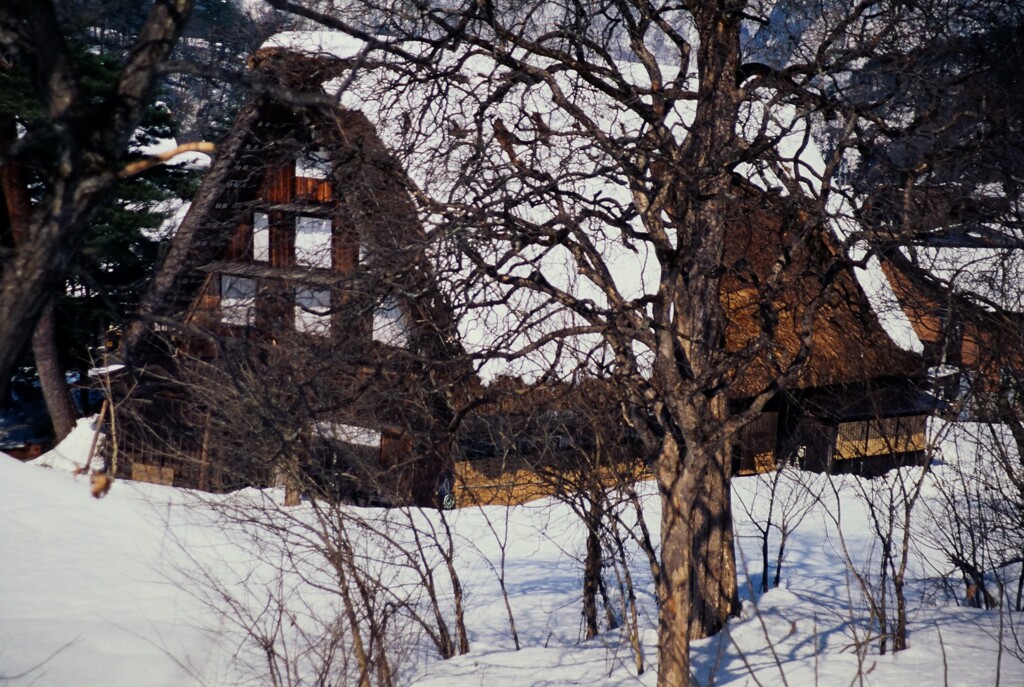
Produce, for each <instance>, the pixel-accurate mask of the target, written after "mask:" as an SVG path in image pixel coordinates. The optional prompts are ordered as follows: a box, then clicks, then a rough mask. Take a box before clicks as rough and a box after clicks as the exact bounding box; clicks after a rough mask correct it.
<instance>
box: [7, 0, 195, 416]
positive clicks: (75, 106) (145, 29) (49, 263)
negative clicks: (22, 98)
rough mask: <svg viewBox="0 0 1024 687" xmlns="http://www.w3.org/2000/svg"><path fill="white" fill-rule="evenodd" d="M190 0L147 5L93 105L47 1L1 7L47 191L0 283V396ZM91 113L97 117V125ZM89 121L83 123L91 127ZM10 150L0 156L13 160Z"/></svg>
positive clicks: (108, 184)
mask: <svg viewBox="0 0 1024 687" xmlns="http://www.w3.org/2000/svg"><path fill="white" fill-rule="evenodd" d="M192 4H193V3H192V0H154V1H153V3H152V6H151V9H150V12H149V15H148V16H147V18H146V21H145V23H144V24H143V26H142V28H141V29H140V31H139V34H138V36H137V38H136V40H135V44H134V46H133V47H132V49H131V50H130V51H129V52H128V57H127V59H126V62H125V65H124V67H123V68H122V70H121V75H120V78H119V82H118V84H117V87H116V88H115V89H114V90H113V92H112V94H111V96H110V97H109V98H108V99H107V100H106V102H104V103H102V106H98V105H97V104H96V103H92V102H85V101H84V100H83V99H82V98H81V96H80V92H79V88H78V82H77V77H76V76H75V74H74V71H73V69H72V65H71V59H70V57H69V53H68V50H67V46H66V44H65V41H64V37H63V34H62V33H61V29H60V25H59V23H58V21H57V13H56V11H55V9H54V7H53V4H52V2H44V1H41V0H6V1H5V2H3V3H0V48H3V49H4V51H5V52H7V53H8V54H9V55H11V56H13V57H14V58H15V60H17V61H18V62H19V63H20V64H24V65H25V66H26V68H27V72H28V74H29V77H30V81H31V83H32V85H33V86H34V87H35V88H36V90H37V91H38V92H39V94H40V97H41V100H42V103H43V105H44V107H45V112H46V116H45V122H44V123H43V125H42V127H41V133H40V136H45V137H46V139H45V140H46V141H47V149H48V150H47V153H48V155H47V158H46V159H43V160H40V168H41V170H42V177H43V183H44V185H45V188H46V191H45V193H44V197H43V199H42V201H41V202H40V203H39V206H38V207H37V208H36V209H35V210H34V211H33V212H32V215H31V216H30V219H29V222H28V223H27V225H26V227H27V231H26V240H25V241H24V242H23V243H22V244H21V245H20V246H18V247H17V248H16V249H15V251H14V255H13V256H12V257H11V259H10V260H9V261H7V262H6V263H5V265H4V270H3V274H2V275H0V322H3V323H4V326H3V327H0V397H2V396H3V395H4V392H5V389H6V387H7V386H8V384H9V377H10V373H11V371H12V369H13V368H14V365H15V364H16V363H17V359H18V355H19V354H20V353H21V351H22V350H23V348H24V346H25V344H26V343H27V342H28V340H29V338H30V337H31V336H32V332H33V331H34V330H35V326H36V322H37V321H38V320H39V318H40V316H41V315H42V313H43V311H44V310H45V308H46V306H47V305H48V304H49V303H50V300H51V298H52V293H53V290H54V289H55V288H56V287H57V285H59V284H60V283H61V282H62V280H63V278H64V276H65V273H66V271H67V268H68V265H69V264H70V262H71V258H72V256H73V255H74V252H75V249H76V248H77V246H78V244H79V243H80V242H81V240H82V236H83V234H84V231H85V229H86V227H87V226H88V220H89V218H90V217H91V215H92V213H93V211H94V210H95V209H96V207H97V206H98V205H99V203H100V201H101V200H102V198H103V197H104V195H105V193H106V192H108V191H109V190H110V189H111V188H112V187H113V186H114V185H115V184H116V183H117V182H118V179H119V172H120V169H119V166H120V164H121V158H122V157H123V155H124V154H125V152H126V151H127V148H128V142H129V140H130V138H131V136H132V134H133V133H134V131H135V129H136V127H137V126H138V123H139V121H140V120H141V119H142V114H143V112H144V110H145V108H146V105H147V103H148V100H149V95H150V93H151V92H152V89H153V86H154V84H155V82H156V77H157V71H158V67H159V66H160V65H161V64H162V63H163V62H165V61H166V59H167V58H168V56H169V55H170V53H171V50H172V49H173V48H174V44H175V43H176V41H177V39H178V36H179V35H180V33H181V30H182V28H183V27H184V24H185V22H186V20H187V19H188V16H189V14H190V12H191V10H192ZM96 112H103V113H105V114H104V116H103V117H102V118H96V117H95V113H96ZM90 114H92V117H91V118H90V116H89V115H90ZM17 148H18V144H16V145H14V146H13V147H5V148H4V150H3V154H4V155H5V157H8V156H9V157H15V158H16V157H17V155H18V153H19V151H17V150H16V149H17Z"/></svg>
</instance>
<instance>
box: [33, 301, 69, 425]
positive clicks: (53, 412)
mask: <svg viewBox="0 0 1024 687" xmlns="http://www.w3.org/2000/svg"><path fill="white" fill-rule="evenodd" d="M55 320H56V318H55V317H54V312H53V303H52V302H51V303H50V304H49V305H48V306H46V307H45V308H44V309H43V314H42V316H41V317H40V318H39V322H38V323H37V324H36V330H35V332H33V333H32V354H33V355H34V356H35V360H36V371H37V372H38V373H39V384H40V385H41V386H42V389H43V398H44V399H45V400H46V410H47V412H49V414H50V422H51V423H53V433H54V436H55V438H56V439H57V441H60V440H61V439H63V438H64V437H66V436H67V435H68V434H70V433H71V430H73V429H74V428H75V422H76V419H77V415H78V413H76V412H75V404H74V402H73V401H72V400H71V392H70V390H69V389H68V380H67V376H66V375H65V373H64V367H63V366H62V365H61V364H60V358H59V357H58V354H57V326H56V321H55Z"/></svg>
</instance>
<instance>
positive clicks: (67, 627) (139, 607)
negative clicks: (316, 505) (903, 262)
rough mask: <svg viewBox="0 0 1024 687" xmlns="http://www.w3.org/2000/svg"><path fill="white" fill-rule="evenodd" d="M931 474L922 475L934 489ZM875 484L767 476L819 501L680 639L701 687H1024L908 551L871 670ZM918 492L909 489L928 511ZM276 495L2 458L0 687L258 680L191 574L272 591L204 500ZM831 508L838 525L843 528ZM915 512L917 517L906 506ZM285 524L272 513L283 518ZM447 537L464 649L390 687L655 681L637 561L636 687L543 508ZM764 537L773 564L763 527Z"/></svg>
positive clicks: (295, 512) (246, 546) (620, 641)
mask: <svg viewBox="0 0 1024 687" xmlns="http://www.w3.org/2000/svg"><path fill="white" fill-rule="evenodd" d="M89 429H90V428H89V427H88V425H83V426H82V427H81V428H80V429H79V431H78V432H77V433H75V434H74V435H72V437H71V438H70V439H69V440H68V441H67V442H65V444H63V445H62V446H61V447H60V449H59V450H60V453H61V457H60V458H59V459H57V458H56V457H55V455H50V456H47V457H45V460H43V461H42V463H48V464H51V465H55V466H57V467H58V468H59V467H60V466H62V465H63V466H68V465H71V464H78V465H81V464H82V463H83V462H84V459H85V453H86V452H87V451H88V445H89V441H88V440H89V439H91V432H90V431H89ZM945 448H946V449H947V454H946V456H945V459H946V461H947V462H948V461H951V460H954V459H955V455H954V454H953V453H952V451H953V450H954V447H952V446H948V447H945ZM943 469H944V468H941V467H940V468H938V469H937V471H936V473H935V474H936V475H939V476H941V474H942V470H943ZM879 484H880V483H879V482H874V483H867V482H861V481H860V480H857V479H855V478H843V479H840V480H837V481H835V482H834V483H831V482H829V481H828V480H826V479H825V478H822V477H820V476H810V475H806V474H804V475H801V476H800V479H799V480H789V479H788V478H787V479H786V480H783V482H782V484H781V486H780V490H779V491H778V492H777V494H778V495H779V496H780V498H788V497H789V496H787V495H794V496H795V495H801V494H802V495H804V498H808V497H809V498H808V503H812V504H813V503H817V505H813V506H812V507H811V510H810V511H809V512H808V514H807V516H806V517H805V518H804V519H803V521H802V522H801V523H800V525H799V526H798V527H797V528H796V530H795V531H794V532H793V534H792V535H791V538H790V541H789V544H788V552H787V555H786V560H785V565H784V567H783V571H782V584H781V586H780V587H779V588H778V589H773V590H772V591H769V592H768V593H766V594H764V595H760V596H758V595H756V594H753V593H752V592H751V590H750V588H749V586H748V587H747V588H746V589H745V591H744V597H745V599H746V600H745V602H744V611H743V614H742V617H741V618H739V619H736V620H734V621H733V622H732V623H731V624H730V626H729V631H728V633H727V634H723V635H720V636H719V637H717V638H713V639H710V640H703V641H701V642H697V644H696V647H695V649H694V665H695V668H696V670H697V673H698V676H699V677H700V679H701V684H708V683H709V682H710V679H711V676H712V675H714V676H715V677H714V682H715V684H718V685H749V684H755V681H754V679H753V678H752V677H751V676H750V671H754V673H755V674H756V676H757V680H758V682H756V684H761V685H777V684H784V680H785V684H789V685H793V686H796V685H812V684H820V685H848V684H851V683H854V682H855V679H856V676H857V674H858V671H860V672H861V673H862V674H863V678H864V684H867V685H900V686H902V685H906V684H921V685H926V684H927V685H930V684H943V681H944V680H945V682H946V684H949V685H978V686H979V687H980V686H983V685H984V686H990V685H994V684H996V676H997V670H998V671H1001V675H1000V679H1001V684H1005V685H1019V684H1021V683H1022V681H1024V666H1022V664H1021V662H1020V659H1019V658H1018V657H1015V656H1014V655H1013V654H1011V653H1009V652H1002V653H1000V651H999V650H998V646H999V645H998V642H997V640H996V639H995V638H996V637H997V636H998V633H999V627H1000V616H999V613H998V612H997V611H987V612H986V611H982V610H976V609H968V608H962V607H957V606H956V605H954V604H951V603H950V602H949V601H947V600H946V599H945V598H944V597H942V595H941V594H940V593H939V587H938V586H937V584H936V582H935V579H934V577H935V574H936V572H935V571H936V566H939V567H941V566H942V561H941V559H939V558H937V557H934V556H929V555H928V554H927V551H926V550H923V549H920V548H918V547H915V552H914V557H913V559H912V561H911V567H910V603H911V611H910V623H911V625H910V648H909V649H908V650H907V651H904V652H902V653H900V654H898V655H895V656H892V655H887V656H879V655H878V654H877V652H876V651H875V650H874V649H873V648H870V647H868V646H867V645H866V644H862V642H863V640H864V639H865V637H866V632H867V618H868V611H867V608H866V605H865V603H864V601H863V599H862V597H861V595H860V592H859V591H858V588H857V585H856V583H855V582H854V581H853V579H852V577H851V573H850V572H849V568H848V566H847V564H846V562H845V557H844V555H843V554H842V545H843V544H845V547H846V549H847V551H848V552H849V555H850V556H851V557H852V558H853V559H854V560H855V561H858V562H863V561H864V560H866V559H867V558H868V557H870V556H872V555H876V554H877V546H876V545H874V544H873V543H872V539H871V537H870V535H869V534H868V532H869V528H868V522H867V519H866V517H865V513H864V509H863V507H862V498H863V494H864V490H865V489H870V488H874V487H877V486H878V485H879ZM735 485H736V486H735V494H736V505H735V512H736V520H737V526H738V534H739V536H738V542H739V545H740V550H741V552H742V562H741V566H742V568H743V572H742V573H741V582H742V583H743V584H744V585H747V583H748V581H749V582H750V583H751V584H756V581H757V579H758V577H759V575H760V572H761V571H760V563H759V560H760V558H759V556H760V549H759V540H758V539H757V538H756V537H755V536H754V535H755V530H754V528H753V526H752V525H751V524H750V519H749V517H748V515H747V514H746V513H747V510H748V508H749V509H752V510H753V511H754V512H759V511H763V510H764V508H765V507H766V506H767V503H768V501H767V493H768V492H767V487H768V481H766V479H765V478H754V477H751V478H741V479H737V480H736V482H735ZM648 491H650V490H649V489H648ZM932 493H933V488H932V486H930V484H929V485H926V490H925V497H926V499H927V498H929V497H930V496H929V495H930V494H932ZM279 497H280V494H276V493H274V492H269V493H267V494H261V493H257V492H247V493H244V494H240V495H235V496H220V497H207V501H206V504H207V505H206V506H203V505H201V504H200V502H199V501H198V500H197V499H196V498H195V497H194V495H190V494H188V493H186V492H182V491H176V490H174V489H170V488H167V487H159V486H154V485H145V484H135V483H131V482H128V481H124V480H119V481H117V482H116V483H115V484H114V487H113V489H112V490H111V492H110V494H109V496H108V497H107V498H105V499H104V500H102V501H96V500H93V499H92V498H90V496H89V489H88V480H87V479H86V478H85V477H76V476H74V475H73V474H72V473H70V472H67V471H65V470H61V469H54V468H50V469H47V468H45V467H43V465H42V464H37V465H28V464H21V463H18V462H17V461H15V460H14V459H11V458H8V457H6V456H2V455H0V504H2V505H0V517H2V522H3V526H2V527H0V551H2V552H3V554H2V558H0V560H2V564H0V676H6V678H8V682H6V683H5V684H12V685H29V684H33V685H54V686H58V685H103V686H104V687H117V686H119V685H125V686H129V685H130V686H132V687H139V686H149V685H153V686H156V685H166V686H168V687H170V686H172V685H173V686H174V687H181V686H183V685H199V684H211V685H213V684H215V685H220V684H238V683H245V684H270V682H269V680H267V679H266V678H265V677H260V676H258V675H257V676H254V675H253V673H251V672H250V668H251V667H253V666H256V667H259V661H258V657H259V655H260V651H259V650H258V648H257V647H253V646H251V645H249V644H247V643H245V642H244V641H243V639H242V638H241V635H240V634H239V631H238V625H237V624H236V623H233V622H231V621H230V618H231V617H230V614H229V615H228V616H223V615H221V613H220V611H221V610H222V604H221V603H220V602H218V603H201V602H200V601H198V600H197V598H198V597H202V596H204V594H208V593H209V591H210V590H203V589H201V588H200V587H201V586H202V585H201V584H199V583H197V582H196V581H195V580H196V578H197V574H198V575H199V576H200V577H201V576H202V575H201V573H202V571H204V570H205V571H209V572H210V573H211V574H212V575H213V576H214V577H215V578H216V579H219V580H220V581H221V582H222V583H223V585H224V586H223V588H222V591H225V590H226V591H227V592H228V593H227V594H225V595H222V597H221V598H222V601H223V600H226V599H234V600H235V601H237V600H238V599H242V598H245V599H249V600H250V601H259V600H260V599H261V598H263V597H262V596H261V594H262V593H263V592H264V591H266V592H267V593H269V592H270V591H271V587H268V586H266V585H265V584H264V583H262V582H259V580H260V575H261V573H260V572H259V570H260V568H259V565H257V564H256V563H255V561H265V560H267V551H269V550H272V549H273V546H274V543H273V542H272V541H271V540H272V539H273V537H272V535H270V534H269V533H266V532H264V533H262V534H257V537H258V538H262V541H260V542H254V541H253V540H252V539H249V538H245V537H242V536H239V532H240V530H239V529H238V528H236V527H232V526H228V525H226V524H225V523H224V522H222V521H220V520H218V516H217V514H216V512H215V511H214V510H211V509H210V508H209V507H208V506H220V507H223V506H225V505H226V504H228V503H230V502H231V499H240V498H241V499H251V500H252V502H259V500H260V499H262V498H270V499H276V498H279ZM815 499H819V500H818V501H815ZM646 503H647V505H646V515H647V518H648V521H649V522H651V523H652V524H654V525H656V523H657V522H658V513H659V505H658V502H657V500H656V499H655V498H653V497H650V496H649V497H648V498H647V501H646ZM822 505H826V506H828V510H827V511H826V510H825V509H823V508H822ZM829 512H831V513H833V514H836V513H839V514H841V522H842V527H841V529H840V528H838V527H837V526H836V524H835V522H834V519H833V517H832V516H830V515H829V514H828V513H829ZM353 513H358V514H360V515H361V517H363V518H366V519H367V520H370V519H375V520H374V521H380V522H382V521H383V520H385V519H388V518H395V517H405V516H404V515H402V516H399V515H397V514H393V513H388V512H386V511H379V510H372V509H353ZM919 513H921V514H922V515H920V516H919V517H921V518H924V517H925V516H924V515H923V513H924V511H923V510H921V509H919ZM282 514H288V515H287V518H288V520H287V521H286V520H285V516H284V515H282ZM310 516H311V513H310V507H309V506H308V505H303V506H299V507H297V508H295V509H289V510H287V511H284V510H281V511H277V514H276V515H275V514H271V515H270V516H269V517H271V518H275V519H276V520H275V521H276V522H277V523H278V524H281V525H288V526H293V525H294V524H295V523H300V522H303V521H307V520H306V519H308V518H309V517H310ZM411 517H413V518H414V520H415V521H416V522H419V523H430V522H434V523H436V522H437V514H436V513H422V514H419V513H414V514H412V516H411ZM451 524H452V527H453V531H454V536H455V540H456V542H457V551H458V554H457V565H458V568H459V573H460V576H461V577H462V580H463V583H464V585H465V588H466V601H467V625H468V628H469V634H470V636H469V639H470V649H471V651H470V652H469V653H468V654H466V655H464V656H460V657H457V658H454V659H450V660H448V661H440V660H438V659H437V658H436V656H435V655H433V654H432V653H431V652H429V651H422V650H421V651H418V652H416V653H412V654H410V655H408V656H406V657H405V659H404V660H403V662H402V664H401V683H403V684H416V685H422V686H424V687H426V686H438V687H470V686H474V687H475V686H478V685H481V684H485V685H488V687H504V686H506V685H508V686H512V685H515V686H517V687H518V686H520V685H564V684H588V685H635V684H646V685H654V684H655V668H654V666H653V665H652V662H653V661H654V659H655V658H656V653H657V652H656V634H655V627H656V622H655V620H656V619H655V613H656V608H655V605H654V601H653V596H652V588H651V584H650V581H649V580H650V576H649V573H648V572H646V565H645V563H644V562H643V560H642V559H641V558H640V557H639V556H637V557H635V558H634V560H633V563H632V565H631V569H632V572H633V575H634V577H635V579H636V580H637V581H638V591H639V595H640V611H641V618H640V624H641V627H642V629H643V632H642V635H643V641H644V648H645V653H646V658H647V667H648V670H647V671H646V672H645V673H644V674H643V675H641V676H639V678H638V677H637V676H636V674H635V670H634V668H633V664H632V660H631V656H630V650H629V646H628V643H627V642H626V641H625V637H624V635H622V634H620V632H619V631H611V632H606V633H605V634H603V635H601V636H599V637H598V638H596V639H594V640H591V641H586V642H581V641H579V637H580V627H581V623H580V605H579V595H580V566H579V562H578V557H579V556H580V553H581V551H582V543H583V541H582V534H583V532H582V529H581V528H580V526H579V525H578V522H577V521H576V520H575V519H574V517H573V516H572V514H571V512H570V511H569V510H568V509H567V508H566V507H565V506H563V505H560V504H558V503H556V502H554V501H551V500H542V501H538V502H534V503H531V504H528V505H526V506H522V507H516V508H511V509H503V508H488V509H468V508H467V509H463V510H459V511H455V512H454V513H452V515H451ZM922 527H923V528H925V529H926V524H924V523H922ZM655 529H656V527H655ZM840 531H841V532H842V533H843V537H842V538H840V537H839V532H840ZM773 537H774V538H773V539H772V551H773V554H772V555H773V557H774V550H775V547H776V546H777V544H778V540H777V533H776V535H773ZM503 539H504V540H505V541H506V542H507V546H506V549H505V550H506V555H507V558H506V562H505V568H506V580H507V586H508V591H509V595H510V604H511V607H512V610H513V612H514V615H515V618H516V623H517V628H518V631H519V637H520V640H521V643H522V647H523V648H522V650H521V651H515V649H514V647H513V644H512V640H511V637H510V632H509V629H508V621H507V613H506V609H505V606H504V602H503V600H502V597H501V594H500V588H499V585H498V584H497V581H496V577H495V573H494V568H497V567H500V564H501V548H502V547H501V546H500V542H501V541H502V540H503ZM256 543H258V544H259V545H258V546H256V545H254V544H256ZM278 543H279V542H278ZM922 543H923V542H922ZM290 565H292V566H294V567H290V568H289V570H292V571H293V572H290V573H288V574H287V575H286V578H287V579H285V580H284V585H283V587H285V588H288V589H291V590H292V592H291V593H292V594H293V596H292V597H291V598H292V600H293V602H294V603H295V604H296V606H295V609H294V610H295V611H296V613H297V615H296V616H295V618H297V620H293V624H294V623H295V622H297V623H299V624H302V623H303V622H305V621H304V620H303V618H308V617H309V616H310V615H311V613H312V611H314V610H315V606H316V604H317V603H320V600H323V599H324V596H323V593H322V590H320V591H318V590H316V589H314V588H313V587H312V586H311V584H310V583H311V582H313V581H315V579H314V578H312V577H307V578H305V581H304V580H302V579H300V578H299V577H298V575H299V574H302V573H303V572H305V574H307V575H309V574H310V570H309V569H306V570H303V568H302V565H304V564H303V563H302V562H301V561H293V562H292V564H290ZM435 570H437V571H438V573H440V569H439V568H436V569H435ZM748 570H749V573H748ZM609 574H610V573H609ZM186 578H191V579H192V581H185V580H186ZM324 579H329V576H328V578H324ZM214 596H216V594H215V595H214ZM754 597H757V603H756V605H755V604H754V603H752V602H751V598H754ZM303 603H306V604H309V605H308V606H303V605H302V604H303ZM324 607H326V606H324ZM262 620H263V619H259V621H260V622H262ZM1002 621H1003V623H1004V625H1003V628H1004V631H1003V634H1004V636H1006V637H1009V632H1010V629H1011V628H1013V627H1016V626H1017V625H1016V624H1015V623H1016V618H1014V617H1011V616H1006V615H1004V617H1003V618H1002ZM253 622H254V623H256V622H257V621H255V620H254V621H253ZM940 632H941V640H942V641H941V642H940ZM1011 643H1012V642H1011ZM292 648H293V649H294V648H295V647H294V646H293V647H292ZM1018 654H1019V652H1018ZM254 657H255V659H257V660H254ZM295 684H316V683H315V676H313V675H312V674H302V673H300V674H299V675H297V676H295Z"/></svg>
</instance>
